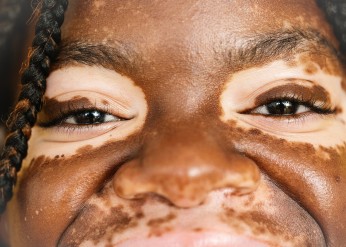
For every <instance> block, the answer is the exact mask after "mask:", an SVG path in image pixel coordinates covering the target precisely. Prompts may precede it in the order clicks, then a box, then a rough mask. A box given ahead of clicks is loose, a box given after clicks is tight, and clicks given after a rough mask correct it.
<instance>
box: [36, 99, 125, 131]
mask: <svg viewBox="0 0 346 247" xmlns="http://www.w3.org/2000/svg"><path fill="white" fill-rule="evenodd" d="M93 111H97V112H99V113H102V114H109V115H112V116H114V117H116V118H119V120H120V121H122V120H127V119H125V118H122V117H120V116H117V115H114V114H112V113H110V110H109V107H108V106H102V107H101V108H100V107H99V106H96V104H95V105H94V106H89V105H88V106H78V107H76V106H73V105H72V104H68V106H67V107H66V109H60V110H59V112H58V113H55V114H54V115H53V116H49V118H48V120H47V121H43V122H38V126H40V127H42V128H51V127H55V126H57V127H59V128H64V129H66V130H67V131H73V130H77V129H79V130H85V129H89V128H90V129H91V128H93V127H95V126H99V125H100V124H102V123H96V124H83V125H78V124H66V123H65V124H64V123H63V122H64V121H65V120H67V119H68V118H69V117H73V116H77V114H80V113H83V112H93Z"/></svg>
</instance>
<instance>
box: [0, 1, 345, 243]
mask: <svg viewBox="0 0 346 247" xmlns="http://www.w3.org/2000/svg"><path fill="white" fill-rule="evenodd" d="M239 6H242V7H241V8H240V7H239ZM216 17H217V18H216ZM292 29H303V30H310V31H311V30H315V31H318V33H320V35H321V36H323V37H324V38H325V39H326V40H327V41H328V42H329V44H330V45H331V46H332V47H334V48H335V49H337V47H338V44H337V41H336V39H335V37H334V35H333V33H332V31H331V28H330V27H329V25H328V24H327V23H326V22H325V19H324V16H323V14H322V13H321V11H320V10H319V9H318V8H317V6H316V5H315V2H314V1H312V0H305V1H302V0H292V1H284V0H279V1H275V2H273V1H271V2H269V1H264V0H263V1H246V2H244V1H240V0H239V1H238V0H235V1H173V0H172V1H153V2H151V3H144V2H143V1H136V0H129V1H121V3H120V1H101V0H100V1H71V4H70V6H69V10H68V12H67V16H66V23H65V24H64V25H63V29H62V35H63V44H64V45H65V47H68V45H69V44H76V43H78V42H82V43H83V44H95V43H96V44H103V45H108V46H112V47H118V46H121V47H123V48H124V47H126V49H125V50H126V51H128V52H127V53H126V52H125V55H126V54H127V55H128V56H129V59H128V60H127V61H126V62H131V61H133V63H131V66H127V65H126V66H125V65H122V64H121V63H119V64H117V65H116V66H107V65H106V64H101V65H102V67H106V69H107V70H108V72H109V71H111V72H112V73H114V74H117V75H118V77H116V78H117V80H119V81H121V82H122V83H123V85H130V84H131V83H133V85H135V86H136V87H137V89H138V88H139V89H140V90H139V91H141V92H142V93H143V95H144V96H143V97H142V96H141V94H140V96H141V97H142V100H143V102H144V103H146V104H147V108H145V110H143V109H142V110H139V113H138V115H140V116H145V121H144V122H143V123H142V122H141V123H140V124H138V126H136V128H132V129H131V131H129V132H126V133H127V134H126V136H125V137H124V136H123V135H122V138H117V136H119V135H118V132H117V131H119V129H120V128H114V129H112V130H110V131H108V132H106V133H105V132H102V134H100V135H99V136H95V135H93V137H92V138H90V139H87V138H86V139H84V140H79V141H75V142H73V143H72V142H69V141H68V138H66V140H64V141H65V142H61V140H60V142H57V141H54V140H52V139H49V138H47V137H52V136H55V135H57V133H60V136H67V135H66V133H65V132H59V131H58V130H56V129H54V128H51V129H48V130H45V131H46V132H44V131H42V128H40V127H39V126H36V127H35V128H34V129H33V134H32V138H31V140H30V144H29V146H30V149H29V155H28V158H27V159H26V160H25V163H24V168H23V170H22V171H21V173H20V176H19V179H18V184H17V187H16V192H15V196H14V199H13V201H12V202H11V203H10V205H9V207H8V211H7V212H6V215H5V218H4V219H5V220H4V222H5V223H6V224H7V225H8V229H9V230H8V231H9V234H8V235H9V237H8V238H9V242H11V244H12V246H14V247H22V246H25V247H31V246H35V247H40V246H83V245H84V246H93V245H99V246H114V245H116V244H119V242H122V241H125V240H126V239H128V238H133V237H138V236H139V237H152V236H162V235H164V234H165V233H167V232H177V231H192V232H204V231H209V230H214V231H220V232H226V233H229V234H234V235H236V234H240V235H246V236H249V237H251V238H255V239H258V240H260V241H262V242H264V243H267V244H269V245H270V246H280V245H283V246H329V247H338V246H342V245H343V244H344V243H345V242H346V238H345V236H346V234H345V228H346V224H345V222H346V213H345V208H346V198H345V197H343V196H341V195H343V194H344V191H345V188H346V144H345V143H346V136H345V133H346V132H345V128H346V126H345V124H344V122H343V121H345V116H344V114H343V112H345V111H344V110H343V108H345V100H344V99H345V97H346V95H345V92H344V91H342V90H340V91H338V90H337V89H338V88H339V89H341V88H342V85H341V83H342V81H344V80H343V79H344V71H343V67H342V64H341V62H340V61H339V60H338V58H337V57H335V56H334V55H335V54H334V53H333V52H332V51H331V50H333V49H329V48H328V49H327V48H325V47H323V48H321V49H320V51H321V52H320V53H316V52H315V51H316V50H314V49H312V50H309V49H310V48H311V47H313V48H314V47H318V44H317V43H318V42H317V41H316V40H313V41H312V42H311V44H310V45H308V46H307V47H310V48H309V49H308V51H304V52H303V54H300V52H301V51H300V50H299V49H298V50H295V52H298V53H299V54H292V56H291V57H292V59H288V58H287V56H286V55H287V54H286V55H285V57H283V56H280V55H279V56H275V57H265V59H264V58H263V59H258V60H256V63H254V62H251V61H252V60H251V59H248V60H239V61H232V60H231V61H230V59H229V58H230V56H229V54H233V53H232V52H234V50H237V49H238V47H237V44H239V43H241V44H243V42H244V43H246V40H247V38H248V37H253V36H254V35H257V34H263V35H266V34H268V33H273V32H277V31H282V30H292ZM234 41H237V42H234ZM304 47H305V46H304ZM305 48H306V47H305ZM61 54H62V55H61V57H60V58H59V59H58V62H59V64H57V65H56V67H55V69H56V70H55V71H54V72H53V73H52V74H51V76H50V78H48V86H47V92H46V95H45V96H46V97H47V102H50V103H52V102H56V103H55V106H54V104H51V106H50V107H48V109H56V108H55V107H56V106H59V105H60V106H61V105H64V104H65V105H66V104H68V103H66V102H69V101H71V102H73V104H77V105H78V104H89V103H90V102H91V103H92V102H93V101H94V99H93V98H90V99H89V100H86V99H85V97H86V96H84V95H81V94H82V92H83V93H85V91H86V85H88V86H90V84H92V83H95V85H97V86H95V87H88V90H90V91H93V92H94V91H95V92H96V93H97V95H99V96H97V97H99V98H100V99H99V100H100V102H105V101H104V100H105V99H104V98H103V96H102V95H103V94H106V92H104V91H106V90H104V91H102V90H100V88H103V87H104V86H105V85H106V84H105V83H104V82H103V81H102V80H99V81H97V82H95V81H92V79H91V78H94V77H92V76H90V75H91V74H92V73H94V72H95V73H99V74H102V75H105V74H107V76H109V77H110V78H113V77H112V76H113V75H112V73H111V72H109V73H108V72H107V73H106V72H105V69H104V68H102V69H103V70H102V69H101V67H100V66H99V67H97V66H90V64H87V65H86V64H83V65H81V64H78V63H77V62H76V61H72V60H73V59H72V60H71V59H70V60H69V58H68V56H66V54H68V53H66V52H64V51H62V52H61ZM64 54H65V55H64ZM121 54H122V55H124V49H123V50H122V53H121ZM225 54H227V55H225ZM294 58H295V59H294ZM276 60H279V61H281V62H283V63H284V64H285V65H287V67H288V68H301V70H302V71H304V75H306V76H310V77H311V76H316V78H317V79H318V76H319V75H321V74H323V75H328V76H332V77H333V78H336V79H335V81H336V82H334V81H333V82H331V83H334V84H335V85H330V86H331V87H330V88H332V89H329V87H328V90H327V89H326V88H327V86H326V85H325V84H323V85H320V84H321V83H319V82H316V84H317V85H316V86H313V87H310V89H311V90H312V91H311V92H313V93H314V95H317V97H318V99H319V100H322V101H325V102H326V103H328V102H332V103H335V102H337V103H335V104H336V105H337V106H338V108H339V109H340V110H339V111H337V113H335V115H333V116H335V117H334V118H331V122H332V123H333V124H335V126H336V129H335V130H334V132H331V133H329V132H328V133H327V134H329V139H330V140H329V142H328V145H326V140H323V138H321V136H322V134H326V133H324V132H323V129H322V130H320V131H319V132H318V131H317V132H316V133H315V135H316V140H315V142H314V143H311V142H307V141H306V139H305V138H303V137H304V135H303V134H302V135H301V136H302V137H301V139H299V135H295V136H294V137H295V139H294V141H293V140H292V135H285V134H283V133H273V132H270V131H268V130H267V129H261V128H258V127H254V126H252V125H249V124H244V122H242V121H241V120H239V119H238V118H232V117H230V118H229V119H227V118H224V117H223V115H225V112H229V109H225V107H224V105H223V103H222V97H221V96H222V94H223V92H224V90H225V89H226V88H227V86H228V85H230V84H232V83H237V81H236V78H237V76H236V73H240V72H245V73H247V72H246V71H247V70H248V69H252V70H257V69H259V68H262V67H264V66H267V65H268V64H269V63H271V62H273V61H276ZM244 61H246V63H244ZM119 66H120V67H121V66H122V67H121V68H119ZM113 69H115V71H112V70H113ZM118 69H119V70H118ZM71 74H74V75H76V74H78V77H79V78H80V80H82V81H83V83H80V85H79V84H78V83H77V84H78V85H79V86H75V88H74V91H73V92H71V91H69V86H68V85H69V84H70V83H71V82H70V81H71V80H72V79H71V76H70V75H71ZM119 74H120V75H121V76H119ZM93 75H94V74H93ZM59 76H60V77H59ZM57 77H59V78H60V79H61V80H56V78H57ZM125 77H126V78H127V80H125V79H124V78H125ZM107 78H108V77H107ZM123 79H124V81H122V80H123ZM291 79H292V78H287V81H286V82H285V83H286V85H285V86H281V88H280V90H291V91H294V90H295V87H294V86H292V80H291ZM294 79H297V78H294ZM298 79H299V78H298ZM249 80H251V78H249ZM118 84H119V85H121V83H119V82H118ZM118 84H117V85H118ZM131 85H132V84H131ZM107 86H108V84H107ZM240 86H242V85H239V86H238V87H240ZM332 86H333V87H332ZM334 86H335V87H334ZM120 87H121V86H120ZM306 88H309V87H306ZM334 88H336V89H334ZM254 89H255V88H254ZM133 90H134V89H133ZM273 90H274V91H272V94H274V93H275V94H276V92H275V90H278V89H273ZM100 91H102V92H100ZM296 91H297V90H296ZM325 91H327V92H325ZM56 92H59V94H58V93H56ZM131 92H132V89H131V90H130V91H129V94H130V93H131ZM303 93H304V94H305V95H308V96H307V97H309V93H307V92H303ZM65 94H68V95H70V98H69V99H66V98H65V99H64V100H59V97H61V95H65ZM100 95H101V96H100ZM133 95H137V96H138V94H133ZM75 96H82V97H79V98H78V97H77V98H76V97H75ZM138 97H139V96H138ZM256 98H257V102H258V100H261V97H260V96H258V97H256ZM66 100H67V101H66ZM119 100H120V102H121V99H119ZM134 100H135V99H134ZM107 101H108V100H107ZM255 101H256V100H255ZM85 102H87V103H85ZM48 106H49V105H48ZM250 107H251V106H250ZM141 111H146V112H145V113H144V112H141ZM49 112H50V110H43V113H42V114H49ZM134 112H135V113H136V114H137V112H136V111H134ZM136 114H134V120H133V121H136V116H137V115H136ZM141 114H142V115H141ZM231 115H232V114H231ZM41 116H42V115H41ZM232 116H233V115H232ZM342 120H343V121H342ZM131 121H132V120H131ZM131 121H130V122H131ZM321 121H322V120H321ZM130 122H124V125H122V126H125V127H126V124H127V123H130ZM131 123H132V122H131ZM323 123H325V122H323ZM326 123H327V122H326ZM328 123H329V122H328ZM125 127H122V128H125ZM60 131H61V129H60ZM39 133H45V134H44V135H40V134H39ZM63 133H65V134H63ZM80 133H81V134H80V135H81V136H84V135H82V134H85V133H84V132H80ZM330 143H332V144H330ZM222 171H225V172H222ZM230 174H231V175H230ZM129 181H132V182H133V183H132V184H131V183H129ZM204 181H207V183H203V182H204ZM133 184H135V185H137V186H131V185H133ZM142 185H143V187H144V188H145V190H143V189H142V188H143V187H142ZM336 219H337V220H336ZM211 228H213V229H211Z"/></svg>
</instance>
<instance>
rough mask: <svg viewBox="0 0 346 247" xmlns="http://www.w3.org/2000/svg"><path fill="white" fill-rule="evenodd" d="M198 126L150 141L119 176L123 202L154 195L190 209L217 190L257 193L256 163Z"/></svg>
mask: <svg viewBox="0 0 346 247" xmlns="http://www.w3.org/2000/svg"><path fill="white" fill-rule="evenodd" d="M199 128H200V127H199V126H191V125H188V124H187V125H176V127H175V128H171V129H162V130H161V131H158V132H157V133H156V134H155V136H154V137H152V138H149V140H148V141H147V142H146V145H145V148H144V151H143V154H142V156H141V157H140V158H138V159H136V160H132V161H131V162H129V163H128V164H125V165H124V166H123V167H122V168H121V169H119V171H118V172H117V174H116V176H115V179H114V187H115V190H116V193H117V194H118V195H119V196H121V197H124V198H136V197H141V196H143V195H145V194H147V193H155V194H158V195H160V196H163V197H165V198H166V199H168V200H169V201H171V202H172V203H173V204H175V205H177V206H180V207H190V206H194V205H198V204H200V203H201V202H202V201H203V200H204V199H205V197H206V196H207V195H208V194H209V192H211V191H213V190H216V189H220V188H231V189H233V190H234V191H236V192H238V193H248V192H250V191H252V190H254V189H255V188H256V187H257V184H258V181H259V176H260V175H259V171H258V168H257V166H256V164H255V163H254V162H253V161H252V160H250V159H248V158H247V157H245V156H243V155H241V154H239V153H236V152H233V151H232V152H229V151H227V150H225V148H224V147H223V145H222V144H221V143H220V142H219V141H218V140H217V139H216V136H215V135H212V133H209V132H207V131H206V130H205V128H202V129H199Z"/></svg>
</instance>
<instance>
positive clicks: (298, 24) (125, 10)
mask: <svg viewBox="0 0 346 247" xmlns="http://www.w3.org/2000/svg"><path fill="white" fill-rule="evenodd" d="M288 28H299V29H302V28H305V29H306V28H308V29H316V30H319V31H320V32H321V34H322V35H323V36H325V37H328V38H330V39H331V40H333V35H332V32H331V30H330V28H329V26H328V24H327V23H326V21H325V19H324V14H323V13H322V12H321V11H320V9H319V8H318V7H317V5H316V3H315V0H277V1H268V0H246V1H244V0H232V1H229V0H217V1H213V0H203V1H201V0H189V1H183V0H167V1H140V0H122V1H110V0H83V1H80V0H74V1H71V3H70V6H69V10H68V12H67V17H66V22H65V24H64V27H63V30H64V32H63V35H65V36H68V37H71V36H72V37H81V36H82V37H85V38H88V39H91V40H93V39H95V40H102V41H104V42H106V41H108V40H109V39H114V37H115V36H114V35H115V34H116V38H117V39H118V40H121V41H124V40H125V41H132V42H135V41H138V42H144V43H145V44H146V45H148V42H146V41H148V40H150V44H151V46H153V47H155V45H157V44H164V43H169V44H173V45H177V46H179V45H180V46H184V44H186V43H187V44H190V43H191V42H194V45H198V43H203V42H204V43H205V42H208V41H211V42H213V41H215V40H216V39H231V38H241V37H247V36H248V35H251V34H253V33H270V32H273V31H276V30H278V29H288ZM149 34H150V35H149ZM182 38H183V39H184V40H183V42H182Z"/></svg>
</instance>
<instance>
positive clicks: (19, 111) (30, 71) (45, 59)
mask: <svg viewBox="0 0 346 247" xmlns="http://www.w3.org/2000/svg"><path fill="white" fill-rule="evenodd" d="M343 1H344V0H317V3H318V4H319V5H320V7H321V9H322V10H324V11H325V13H326V17H327V19H328V20H329V21H330V23H331V24H332V26H333V27H334V31H335V34H336V36H337V38H338V39H339V40H340V41H341V48H340V50H341V51H342V52H343V53H346V3H343ZM67 5H68V0H43V2H42V6H41V12H40V13H41V14H40V16H39V19H38V21H37V24H36V30H35V38H34V40H33V42H32V52H31V54H30V58H29V64H28V66H27V68H26V69H25V71H24V72H23V74H22V81H21V83H22V89H21V93H20V95H19V100H18V103H17V105H16V108H15V110H14V111H13V112H12V114H11V116H10V118H9V120H8V127H9V130H10V134H9V135H8V137H7V139H6V142H5V147H4V150H3V153H2V154H1V160H0V213H2V212H3V211H4V210H5V208H6V203H7V202H8V201H9V200H10V199H11V197H12V189H13V186H14V184H15V182H16V177H17V172H18V171H19V170H20V168H21V163H22V160H23V159H24V158H25V157H26V154H27V148H28V140H29V138H30V134H31V128H32V127H33V125H34V124H35V122H36V117H37V113H38V112H39V111H40V110H41V107H42V98H43V95H44V93H45V89H46V78H47V76H48V74H49V70H50V63H51V62H52V61H53V60H54V59H55V58H56V56H57V50H58V44H59V42H60V39H61V33H60V27H61V25H62V23H63V21H64V13H65V11H66V9H67Z"/></svg>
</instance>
